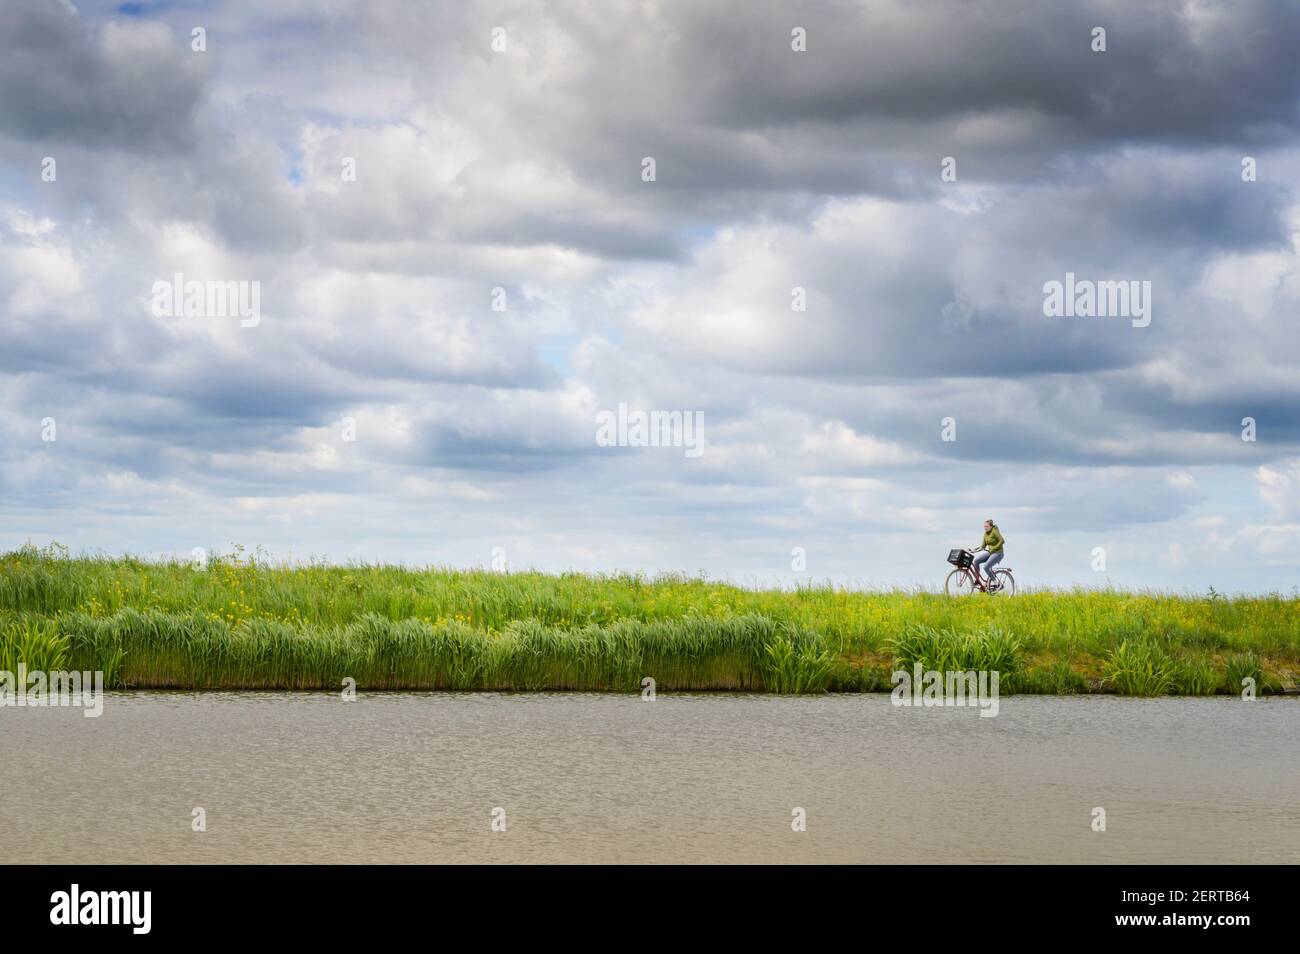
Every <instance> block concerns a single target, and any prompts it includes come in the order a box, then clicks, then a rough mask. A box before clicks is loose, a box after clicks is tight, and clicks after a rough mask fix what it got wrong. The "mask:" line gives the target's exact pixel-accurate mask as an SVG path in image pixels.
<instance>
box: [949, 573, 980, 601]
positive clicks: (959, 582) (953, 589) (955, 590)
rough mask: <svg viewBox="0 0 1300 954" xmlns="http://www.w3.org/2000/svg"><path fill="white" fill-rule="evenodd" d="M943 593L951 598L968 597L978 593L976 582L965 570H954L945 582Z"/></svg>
mask: <svg viewBox="0 0 1300 954" xmlns="http://www.w3.org/2000/svg"><path fill="white" fill-rule="evenodd" d="M943 591H944V592H945V593H947V594H948V595H949V596H966V595H967V594H969V593H974V592H976V589H975V581H974V580H972V579H971V576H970V574H969V573H967V572H966V571H965V570H953V571H952V572H951V573H949V574H948V579H947V580H945V581H944V584H943Z"/></svg>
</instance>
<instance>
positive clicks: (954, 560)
mask: <svg viewBox="0 0 1300 954" xmlns="http://www.w3.org/2000/svg"><path fill="white" fill-rule="evenodd" d="M974 559H975V554H973V553H971V552H970V551H969V550H949V551H948V562H949V563H951V564H952V565H953V566H959V567H963V568H965V567H968V566H970V565H971V561H972V560H974Z"/></svg>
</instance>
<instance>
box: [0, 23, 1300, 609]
mask: <svg viewBox="0 0 1300 954" xmlns="http://www.w3.org/2000/svg"><path fill="white" fill-rule="evenodd" d="M1098 26H1100V27H1104V28H1105V31H1106V34H1105V46H1106V49H1105V51H1104V52H1098V51H1096V50H1094V49H1093V47H1094V46H1095V45H1096V41H1095V40H1094V34H1093V29H1094V27H1098ZM195 28H202V29H203V30H204V31H205V33H204V34H203V35H202V39H203V41H204V42H203V43H201V44H199V43H196V40H195V39H194V33H193V32H192V31H193V30H194V29H195ZM796 28H802V31H803V34H802V36H805V37H806V50H803V51H797V50H795V49H793V48H792V46H797V45H799V43H798V40H797V38H796V37H795V36H794V35H793V33H792V31H795V30H796ZM195 45H205V46H206V48H205V49H202V50H195V49H194V46H195ZM1297 49H1300V5H1297V4H1295V3H1293V2H1289V0H1277V2H1269V0H1258V2H1252V0H1239V2H1233V0H1224V2H1216V0H1186V2H1174V0H1169V2H1150V3H1146V2H1134V0H1124V2H1105V0H1080V2H1071V3H1043V2H1041V0H1006V2H972V0H948V2H928V0H880V2H847V0H817V2H804V3H799V2H767V0H728V2H710V3H700V2H695V0H682V2H675V0H659V2H633V0H620V2H615V0H609V2H601V3H588V2H578V0H573V2H560V0H553V2H541V0H511V2H497V0H472V2H447V3H431V2H426V0H355V2H346V0H280V2H277V3H274V4H267V3H257V2H253V0H245V2H215V3H211V2H158V3H151V2H140V3H107V2H100V0H78V2H76V3H75V4H74V3H70V2H67V0H4V2H3V3H2V4H0V547H3V548H5V549H8V548H11V547H15V546H18V545H21V544H22V543H23V542H24V541H26V540H29V539H30V540H31V541H32V542H33V543H36V544H39V545H43V544H45V543H48V542H49V541H51V540H57V541H59V542H60V543H63V544H66V545H68V546H70V547H71V548H72V549H73V550H74V551H79V550H89V551H96V550H101V551H104V552H108V553H121V552H130V553H136V554H142V555H151V556H161V555H181V556H188V555H189V554H190V552H191V551H192V550H193V548H195V547H205V548H207V549H208V550H210V551H212V550H216V551H225V550H228V549H229V548H230V547H231V545H232V544H234V543H241V544H244V545H245V546H247V547H249V548H252V547H254V546H256V545H262V546H263V547H265V548H266V549H267V550H268V551H270V552H271V553H272V554H274V555H276V556H280V557H291V558H293V559H306V558H310V557H313V556H315V557H325V558H329V559H333V560H366V561H375V560H385V561H406V562H413V563H440V564H453V565H459V566H467V565H487V564H489V563H490V562H491V561H492V558H493V553H494V548H499V549H498V550H496V552H497V553H498V554H502V555H504V558H505V559H506V560H507V561H508V563H509V565H510V567H511V568H514V569H521V568H525V567H537V568H541V569H547V570H563V569H577V570H583V571H609V570H616V569H627V570H646V571H649V572H658V571H664V570H677V571H683V572H687V573H692V574H693V573H696V572H699V571H704V572H706V573H708V574H710V575H713V576H720V577H728V578H731V579H732V580H735V581H737V582H741V583H777V582H780V583H785V584H790V583H793V582H794V581H796V580H800V579H802V580H809V579H814V580H826V579H833V580H836V581H839V582H842V583H847V584H854V585H861V586H882V585H893V584H901V585H910V586H921V585H924V586H937V585H939V584H941V582H942V578H943V576H944V573H945V572H946V570H947V569H948V568H947V566H946V565H945V563H944V557H945V555H946V553H947V550H948V549H949V547H951V546H956V545H961V544H966V543H970V542H971V541H972V540H976V539H978V537H979V533H980V523H981V521H982V520H983V519H984V518H985V517H986V516H991V517H994V518H995V519H996V520H997V521H998V523H999V525H1000V526H1001V528H1002V530H1003V532H1004V534H1005V535H1006V537H1007V539H1008V555H1007V559H1006V564H1007V565H1009V566H1012V567H1013V568H1014V569H1015V570H1016V575H1017V578H1018V579H1019V580H1020V581H1021V584H1022V585H1040V586H1043V585H1052V586H1063V585H1072V584H1074V585H1084V586H1097V585H1114V586H1122V587H1159V588H1167V589H1174V590H1182V589H1192V590H1204V589H1205V588H1206V587H1208V586H1210V585H1214V586H1216V587H1217V588H1218V589H1220V590H1229V591H1237V590H1274V589H1276V590H1280V591H1284V592H1286V591H1290V589H1291V588H1292V587H1293V586H1294V585H1296V584H1300V413H1298V412H1297V408H1298V407H1300V318H1298V310H1297V306H1298V305H1300V271H1298V270H1297V264H1298V262H1300V244H1298V243H1297V229H1298V228H1300V191H1298V189H1297V184H1298V183H1300V122H1298V116H1297V105H1298V103H1300V99H1298V97H1300V57H1297V55H1296V50H1297ZM647 157H650V158H653V160H654V177H653V181H647V173H646V171H645V170H646V164H645V163H644V160H645V159H646V158H647ZM945 157H950V158H951V159H953V160H954V161H955V162H954V164H953V165H954V166H955V172H956V177H955V181H945V177H944V176H942V175H941V173H942V171H943V161H944V158H945ZM1245 157H1251V158H1253V159H1254V167H1255V179H1254V181H1243V158H1245ZM47 159H53V160H54V163H53V164H50V163H49V162H48V161H47ZM349 169H351V170H354V171H355V176H354V177H353V176H351V175H350V174H349ZM51 173H52V175H51ZM948 178H949V179H951V176H949V177H948ZM1067 272H1072V273H1074V274H1075V275H1076V276H1077V277H1078V278H1079V279H1090V280H1099V281H1100V280H1105V281H1111V280H1114V281H1120V280H1123V281H1130V280H1132V281H1149V282H1150V283H1151V289H1152V292H1151V322H1150V324H1149V326H1147V327H1135V326H1134V323H1133V322H1132V321H1130V320H1129V319H1128V318H1125V317H1120V318H1084V317H1059V318H1050V317H1046V316H1045V315H1044V309H1043V301H1044V293H1043V287H1044V283H1045V282H1049V281H1053V280H1057V281H1064V279H1065V275H1066V273H1067ZM176 273H181V274H183V275H184V276H185V279H187V280H198V281H204V282H207V281H213V282H215V281H243V282H250V283H251V282H254V281H256V282H258V283H259V285H258V287H259V291H260V315H259V317H260V320H259V321H258V323H257V324H256V325H249V324H247V323H246V322H241V321H240V319H239V318H238V317H229V316H220V315H216V316H214V315H199V316H195V315H190V316H188V317H187V316H185V315H184V314H183V313H182V314H180V315H174V316H173V315H168V314H161V315H160V314H156V313H155V311H156V310H157V309H155V308H154V307H153V302H152V299H151V294H152V289H153V286H154V283H155V282H158V281H160V280H163V281H171V280H172V279H173V276H174V275H175V274H176ZM250 287H251V286H250ZM795 289H803V294H804V295H805V296H806V309H805V310H802V311H800V310H796V308H795V307H794V302H795V297H796V296H795V292H794V290H795ZM494 306H496V307H494ZM620 403H625V404H627V405H628V407H629V408H630V409H633V410H636V409H644V410H680V411H686V412H691V413H695V412H698V413H700V414H702V415H703V437H704V450H703V453H702V454H701V455H699V456H698V457H691V456H687V454H685V453H684V450H683V448H681V447H633V446H622V447H620V446H602V445H601V444H600V443H599V442H598V441H597V440H596V433H597V417H598V415H599V414H600V412H601V411H603V410H611V409H616V408H617V407H618V405H619V404H620ZM1247 417H1249V418H1252V419H1253V420H1254V422H1255V425H1254V429H1255V431H1254V436H1255V438H1256V439H1255V440H1253V441H1248V440H1243V423H1242V422H1243V419H1244V418H1247ZM945 418H952V419H953V424H952V425H951V426H950V427H949V428H948V434H947V435H946V436H948V437H952V436H954V432H955V438H956V439H955V440H945V439H944V437H945V434H944V431H945V426H944V423H943V422H944V419H945ZM51 437H53V438H54V439H52V440H51V439H50V438H51ZM348 438H355V439H348ZM795 548H802V549H803V551H804V553H805V554H806V567H807V568H806V571H805V572H802V573H796V572H794V570H793V569H792V551H794V550H795ZM1096 548H1103V549H1104V551H1105V569H1104V570H1101V569H1099V568H1096V564H1097V557H1096V555H1095V553H1096Z"/></svg>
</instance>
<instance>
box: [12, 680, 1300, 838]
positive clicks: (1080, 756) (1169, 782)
mask: <svg viewBox="0 0 1300 954" xmlns="http://www.w3.org/2000/svg"><path fill="white" fill-rule="evenodd" d="M0 766H3V768H2V769H0V839H3V840H2V841H0V844H3V845H4V854H5V858H6V860H7V861H9V862H64V863H118V862H263V861H277V862H544V861H547V862H641V863H661V862H722V861H734V862H809V861H825V862H1006V861H1019V862H1048V863H1050V862H1247V863H1248V862H1264V861H1270V862H1293V861H1294V860H1295V859H1296V858H1297V857H1300V797H1298V796H1300V700H1296V699H1266V700H1260V701H1257V702H1253V703H1251V702H1242V701H1239V700H1236V699H1226V698H1224V699H1218V698H1210V699H1175V698H1164V699H1153V700H1140V699H1122V698H1114V697H1106V696H1083V697H1042V696H1018V697H1003V699H1002V700H1001V711H1000V713H999V714H998V715H997V717H995V718H981V717H980V716H979V713H978V710H976V709H955V708H953V709H941V708H935V709H920V708H918V709H906V708H895V707H893V706H892V705H890V699H889V696H888V695H859V696H849V695H843V696H818V697H776V696H757V695H730V694H725V695H724V694H699V695H686V694H683V695H677V694H669V693H660V694H659V696H658V698H657V699H655V700H653V701H649V702H647V701H643V700H642V699H641V698H640V696H636V695H628V696H621V695H595V694H576V693H574V694H568V693H539V694H491V693H479V694H460V693H391V694H364V693H363V694H362V695H361V696H360V698H359V699H358V700H357V701H355V702H350V703H349V702H343V701H342V700H341V699H340V698H339V697H338V696H336V695H326V694H311V693H281V692H262V693H230V692H222V693H202V694H200V693H115V694H109V696H108V697H107V698H106V700H105V708H104V714H103V715H102V717H100V718H98V719H87V718H84V717H83V715H82V713H81V711H80V710H73V709H0ZM196 808H202V809H203V810H204V813H205V819H206V827H207V830H206V831H202V832H196V831H193V830H192V818H193V817H194V809H196ZM1094 808H1104V809H1105V812H1106V816H1105V822H1106V830H1105V831H1104V832H1095V831H1093V830H1092V827H1093V817H1094V812H1093V810H1094ZM494 809H501V810H502V811H501V812H498V813H496V817H497V818H498V819H502V818H503V819H504V823H505V830H504V831H493V830H492V825H493V817H494ZM795 809H803V814H804V817H805V819H806V830H805V831H801V832H796V831H794V830H792V820H793V819H794V818H795V814H794V810H795Z"/></svg>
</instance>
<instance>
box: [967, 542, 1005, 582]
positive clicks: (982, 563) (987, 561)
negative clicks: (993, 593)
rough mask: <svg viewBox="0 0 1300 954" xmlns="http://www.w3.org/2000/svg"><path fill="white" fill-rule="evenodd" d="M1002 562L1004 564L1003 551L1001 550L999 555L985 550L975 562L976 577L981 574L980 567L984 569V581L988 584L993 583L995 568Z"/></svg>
mask: <svg viewBox="0 0 1300 954" xmlns="http://www.w3.org/2000/svg"><path fill="white" fill-rule="evenodd" d="M1001 562H1002V551H1001V550H999V551H998V552H997V553H989V551H988V550H985V551H984V552H983V553H981V554H980V555H979V556H977V557H976V558H975V560H974V564H973V565H974V567H975V575H976V576H978V575H979V572H980V567H983V568H984V580H985V582H987V583H991V582H993V567H995V566H997V565H998V564H999V563H1001Z"/></svg>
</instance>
